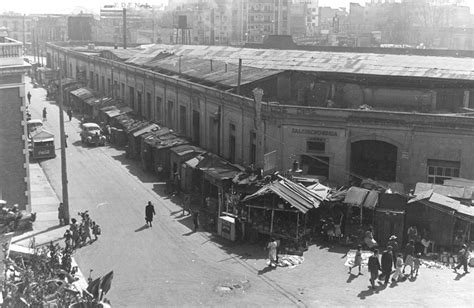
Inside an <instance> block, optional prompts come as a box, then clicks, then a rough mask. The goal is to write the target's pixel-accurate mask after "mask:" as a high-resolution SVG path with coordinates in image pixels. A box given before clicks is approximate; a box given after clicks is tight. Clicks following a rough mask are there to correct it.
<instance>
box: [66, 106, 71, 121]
mask: <svg viewBox="0 0 474 308" xmlns="http://www.w3.org/2000/svg"><path fill="white" fill-rule="evenodd" d="M67 116H68V117H69V122H71V119H72V108H69V109H68V110H67Z"/></svg>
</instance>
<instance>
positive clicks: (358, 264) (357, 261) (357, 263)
mask: <svg viewBox="0 0 474 308" xmlns="http://www.w3.org/2000/svg"><path fill="white" fill-rule="evenodd" d="M361 249H362V246H361V245H358V246H357V250H356V254H355V257H354V265H352V266H350V267H349V274H352V269H353V268H354V267H359V275H362V272H361V271H360V269H361V266H362V252H361Z"/></svg>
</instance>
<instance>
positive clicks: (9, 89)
mask: <svg viewBox="0 0 474 308" xmlns="http://www.w3.org/2000/svg"><path fill="white" fill-rule="evenodd" d="M28 69H29V65H28V64H26V63H25V62H24V61H23V45H22V43H21V42H20V41H17V40H14V39H10V38H8V37H7V36H6V31H5V29H4V28H3V29H1V28H0V110H1V112H0V199H2V200H6V201H7V202H8V203H9V204H18V205H19V207H20V209H22V210H27V211H28V212H29V211H31V207H30V205H31V202H30V201H31V198H30V193H29V191H30V180H29V171H28V164H29V159H28V143H27V138H26V112H25V108H26V106H25V104H26V103H25V96H26V95H25V73H26V71H27V70H28Z"/></svg>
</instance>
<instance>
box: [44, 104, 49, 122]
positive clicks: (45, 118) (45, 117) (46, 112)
mask: <svg viewBox="0 0 474 308" xmlns="http://www.w3.org/2000/svg"><path fill="white" fill-rule="evenodd" d="M47 117H48V111H46V107H44V108H43V121H47Z"/></svg>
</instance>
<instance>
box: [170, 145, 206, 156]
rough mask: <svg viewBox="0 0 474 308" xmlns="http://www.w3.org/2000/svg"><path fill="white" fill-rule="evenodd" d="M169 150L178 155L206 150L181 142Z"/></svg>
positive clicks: (204, 151)
mask: <svg viewBox="0 0 474 308" xmlns="http://www.w3.org/2000/svg"><path fill="white" fill-rule="evenodd" d="M171 152H173V153H175V154H176V155H178V156H184V155H186V154H189V153H206V150H203V149H201V148H200V147H197V146H194V145H191V144H183V145H178V146H175V147H173V148H171Z"/></svg>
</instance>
